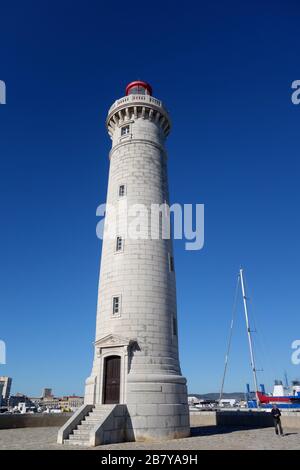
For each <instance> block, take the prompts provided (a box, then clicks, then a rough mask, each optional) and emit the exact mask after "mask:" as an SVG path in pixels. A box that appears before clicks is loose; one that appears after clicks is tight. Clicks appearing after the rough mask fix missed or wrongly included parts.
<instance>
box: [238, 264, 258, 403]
mask: <svg viewBox="0 0 300 470" xmlns="http://www.w3.org/2000/svg"><path fill="white" fill-rule="evenodd" d="M240 279H241V287H242V294H243V302H244V311H245V318H246V327H247V335H248V342H249V350H250V359H251V368H252V372H253V379H254V387H255V395H256V401H257V406H259V398H258V394H257V391H258V386H257V376H256V367H255V360H254V351H253V343H252V336H251V330H250V324H249V316H248V305H247V297H246V292H245V283H244V273H243V269H242V268H241V269H240Z"/></svg>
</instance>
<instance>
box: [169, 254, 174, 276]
mask: <svg viewBox="0 0 300 470" xmlns="http://www.w3.org/2000/svg"><path fill="white" fill-rule="evenodd" d="M169 271H170V272H174V257H173V256H171V255H170V254H169Z"/></svg>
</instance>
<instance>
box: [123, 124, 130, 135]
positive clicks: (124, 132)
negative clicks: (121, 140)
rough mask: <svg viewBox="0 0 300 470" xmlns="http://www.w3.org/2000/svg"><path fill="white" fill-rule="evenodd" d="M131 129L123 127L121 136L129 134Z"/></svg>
mask: <svg viewBox="0 0 300 470" xmlns="http://www.w3.org/2000/svg"><path fill="white" fill-rule="evenodd" d="M129 131H130V127H129V126H123V127H121V136H123V135H127V134H129Z"/></svg>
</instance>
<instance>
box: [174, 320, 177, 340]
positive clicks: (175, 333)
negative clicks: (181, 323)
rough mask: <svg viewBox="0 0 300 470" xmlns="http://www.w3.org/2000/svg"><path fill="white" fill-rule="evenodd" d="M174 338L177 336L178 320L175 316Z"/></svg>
mask: <svg viewBox="0 0 300 470" xmlns="http://www.w3.org/2000/svg"><path fill="white" fill-rule="evenodd" d="M173 336H177V319H176V317H175V315H174V316H173Z"/></svg>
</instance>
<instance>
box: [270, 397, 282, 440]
mask: <svg viewBox="0 0 300 470" xmlns="http://www.w3.org/2000/svg"><path fill="white" fill-rule="evenodd" d="M271 415H272V417H273V422H274V428H275V433H276V435H277V436H278V434H279V435H280V436H283V430H282V426H281V419H280V416H281V412H280V409H279V408H278V407H277V405H275V404H274V405H273V408H272V410H271Z"/></svg>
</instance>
